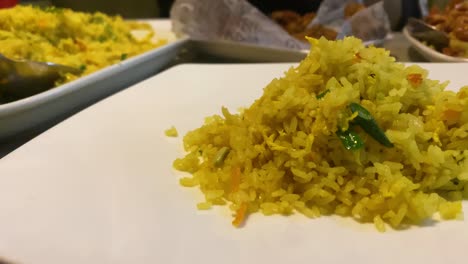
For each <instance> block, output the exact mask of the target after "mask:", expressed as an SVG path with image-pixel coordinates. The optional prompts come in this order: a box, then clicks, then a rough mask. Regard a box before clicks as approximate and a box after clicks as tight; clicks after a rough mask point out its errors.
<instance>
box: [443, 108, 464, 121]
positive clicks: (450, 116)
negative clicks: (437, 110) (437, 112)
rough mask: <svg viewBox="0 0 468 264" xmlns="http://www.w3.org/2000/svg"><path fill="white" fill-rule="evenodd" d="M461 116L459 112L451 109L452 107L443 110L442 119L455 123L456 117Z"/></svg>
mask: <svg viewBox="0 0 468 264" xmlns="http://www.w3.org/2000/svg"><path fill="white" fill-rule="evenodd" d="M460 116H461V112H459V111H456V110H453V109H447V110H445V111H444V112H443V119H444V120H447V121H448V122H450V123H456V122H457V121H458V119H459V118H460Z"/></svg>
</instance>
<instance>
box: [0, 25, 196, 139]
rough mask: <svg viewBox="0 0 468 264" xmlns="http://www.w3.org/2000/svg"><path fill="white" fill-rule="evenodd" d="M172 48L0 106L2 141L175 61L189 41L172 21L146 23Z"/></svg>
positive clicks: (146, 54) (64, 115)
mask: <svg viewBox="0 0 468 264" xmlns="http://www.w3.org/2000/svg"><path fill="white" fill-rule="evenodd" d="M146 22H149V23H150V24H151V25H152V26H153V27H154V29H155V30H156V33H157V34H160V35H158V37H161V38H168V39H169V41H170V42H169V44H167V45H165V46H162V47H159V48H156V49H154V50H151V51H148V52H145V53H143V54H141V55H139V56H135V57H133V58H130V59H127V60H125V61H123V62H121V63H119V64H116V65H113V66H110V67H107V68H105V69H102V70H100V71H97V72H95V73H92V74H90V75H88V76H85V77H82V78H80V79H77V80H76V81H73V82H70V83H67V84H64V85H62V86H59V87H56V88H54V89H51V90H48V91H45V92H42V93H40V94H37V95H34V96H31V97H28V98H25V99H23V100H19V101H15V102H12V103H8V104H3V105H0V140H5V139H6V138H8V137H10V136H13V135H16V134H18V133H21V132H26V131H28V130H30V129H33V128H35V127H36V126H38V125H41V124H44V123H47V122H53V121H54V119H60V118H64V117H66V116H68V115H70V114H71V113H73V112H76V111H77V110H79V109H81V108H83V107H86V106H87V105H89V104H92V103H93V102H96V101H98V100H100V99H102V98H104V97H106V96H108V95H110V94H112V93H115V92H117V91H119V90H121V89H124V88H126V87H128V86H129V85H131V84H134V83H136V82H138V81H141V80H143V79H145V78H147V77H149V76H151V75H153V74H155V73H156V72H158V71H159V70H161V69H162V68H164V67H165V66H166V65H168V63H170V62H171V60H173V59H174V58H175V57H176V55H177V53H178V52H179V50H180V49H181V48H182V47H183V46H184V44H185V42H186V41H187V40H186V39H179V40H177V39H176V38H175V37H174V34H173V33H172V32H171V25H170V22H169V21H168V20H146Z"/></svg>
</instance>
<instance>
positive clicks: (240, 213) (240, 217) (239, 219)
mask: <svg viewBox="0 0 468 264" xmlns="http://www.w3.org/2000/svg"><path fill="white" fill-rule="evenodd" d="M246 215H247V204H246V203H242V204H241V205H240V207H239V209H237V212H236V217H235V218H234V220H233V221H232V225H234V226H235V227H240V225H241V224H242V223H243V222H244V220H245V217H246Z"/></svg>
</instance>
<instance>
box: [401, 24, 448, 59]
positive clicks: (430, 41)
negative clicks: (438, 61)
mask: <svg viewBox="0 0 468 264" xmlns="http://www.w3.org/2000/svg"><path fill="white" fill-rule="evenodd" d="M407 29H408V32H409V33H410V35H412V36H413V37H414V38H416V39H417V40H419V41H421V42H425V43H426V44H427V45H429V46H433V47H434V48H435V49H436V50H437V51H439V52H442V49H443V48H445V47H448V45H449V42H450V39H449V36H448V34H447V33H445V32H443V31H440V30H438V29H437V28H436V27H434V26H432V25H429V24H427V23H426V22H424V21H423V20H421V19H417V18H412V17H410V18H408V24H407Z"/></svg>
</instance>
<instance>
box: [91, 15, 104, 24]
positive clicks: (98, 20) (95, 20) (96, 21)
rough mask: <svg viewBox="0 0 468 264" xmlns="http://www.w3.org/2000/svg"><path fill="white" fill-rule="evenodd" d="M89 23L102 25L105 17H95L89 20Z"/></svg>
mask: <svg viewBox="0 0 468 264" xmlns="http://www.w3.org/2000/svg"><path fill="white" fill-rule="evenodd" d="M89 22H91V23H94V24H102V23H104V17H102V16H100V15H94V16H92V17H91V18H90V19H89Z"/></svg>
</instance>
